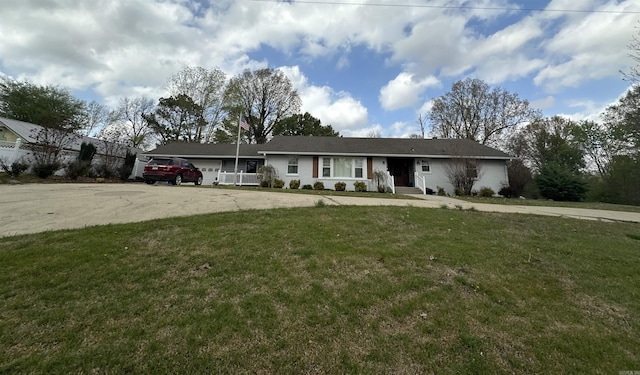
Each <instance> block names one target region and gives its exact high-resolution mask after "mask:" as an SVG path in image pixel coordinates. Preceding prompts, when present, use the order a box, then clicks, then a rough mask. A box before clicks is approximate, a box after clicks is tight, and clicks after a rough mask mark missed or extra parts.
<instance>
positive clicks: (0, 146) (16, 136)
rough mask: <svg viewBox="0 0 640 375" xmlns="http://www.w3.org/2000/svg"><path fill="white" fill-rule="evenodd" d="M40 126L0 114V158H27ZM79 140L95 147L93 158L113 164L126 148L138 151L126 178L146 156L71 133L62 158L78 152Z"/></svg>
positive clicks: (138, 172) (8, 160) (136, 174)
mask: <svg viewBox="0 0 640 375" xmlns="http://www.w3.org/2000/svg"><path fill="white" fill-rule="evenodd" d="M42 129H43V127H42V126H40V125H36V124H31V123H28V122H24V121H18V120H12V119H8V118H4V117H0V159H2V160H3V161H4V162H5V163H7V164H11V163H12V162H14V161H19V160H24V161H29V160H30V159H31V153H32V151H31V149H30V147H29V145H32V144H37V143H38V134H39V132H40V131H41V130H42ZM82 143H91V144H93V145H94V146H95V147H96V156H95V157H94V160H96V161H97V160H99V161H100V162H104V163H110V164H113V166H117V165H119V163H121V162H122V161H123V160H124V157H125V155H126V153H127V151H129V152H131V153H133V154H136V155H138V158H137V159H136V164H135V165H134V168H133V173H132V174H131V176H130V177H129V178H135V177H142V171H143V170H144V165H145V163H146V159H143V158H142V152H143V151H142V150H141V149H138V148H134V147H129V146H126V145H123V144H119V143H114V142H108V141H105V140H101V139H97V138H92V137H87V136H81V135H77V134H71V135H70V138H69V142H65V143H64V149H63V150H62V158H63V160H65V161H70V160H71V159H73V158H75V157H76V156H77V155H78V153H79V152H80V146H81V145H82Z"/></svg>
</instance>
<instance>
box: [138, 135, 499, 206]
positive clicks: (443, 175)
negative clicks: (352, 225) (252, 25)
mask: <svg viewBox="0 0 640 375" xmlns="http://www.w3.org/2000/svg"><path fill="white" fill-rule="evenodd" d="M235 154H236V145H233V144H193V143H172V144H168V145H164V146H160V147H158V148H157V149H155V150H153V151H150V152H147V153H145V154H144V156H146V157H151V158H153V157H162V156H176V157H183V158H187V159H190V160H191V161H192V162H193V163H194V164H195V165H196V167H199V168H200V169H201V170H202V172H203V175H204V181H203V183H204V184H212V183H214V182H217V181H218V180H217V179H218V178H219V176H220V173H221V172H227V173H229V172H234V169H235ZM511 158H512V157H511V156H509V155H507V154H505V153H504V152H502V151H499V150H496V149H493V148H491V147H487V146H484V145H481V144H479V143H477V142H474V141H471V140H464V139H406V138H346V137H314V136H277V137H274V138H273V139H272V140H271V141H269V142H268V143H266V144H262V145H256V144H251V145H245V144H241V145H240V153H239V158H238V160H239V162H238V171H242V173H255V171H257V169H258V168H259V167H260V166H262V165H272V166H273V167H274V168H275V169H276V171H277V173H278V176H279V178H280V179H282V180H284V181H285V188H287V187H288V186H289V182H290V181H291V180H300V184H301V186H303V185H307V184H308V185H313V184H314V183H315V182H317V181H320V182H322V183H323V184H324V186H325V188H327V189H333V188H334V185H335V184H336V183H337V182H344V183H346V188H347V190H354V185H353V183H354V182H356V181H363V182H365V184H366V185H367V190H376V189H377V186H378V183H379V181H375V179H374V177H375V176H383V177H384V179H385V181H384V183H385V184H387V185H389V187H390V188H394V187H396V186H414V187H417V188H420V189H421V190H422V191H425V190H426V188H429V189H432V190H434V191H436V190H437V189H438V187H441V188H444V189H445V191H446V192H447V193H448V194H453V190H454V188H453V186H452V184H451V183H450V181H449V178H448V177H447V175H448V170H449V169H450V168H451V166H452V164H453V163H457V162H459V161H461V160H468V161H470V162H471V164H472V165H474V166H475V171H477V176H476V183H475V184H474V190H479V189H480V188H482V187H489V188H491V189H493V190H494V191H495V192H497V191H499V190H500V188H502V187H503V186H505V185H507V184H508V181H509V179H508V175H507V165H506V163H507V161H508V160H510V159H511Z"/></svg>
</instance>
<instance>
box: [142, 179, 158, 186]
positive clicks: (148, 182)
mask: <svg viewBox="0 0 640 375" xmlns="http://www.w3.org/2000/svg"><path fill="white" fill-rule="evenodd" d="M144 183H145V184H147V185H153V184H155V183H156V182H155V181H154V180H144Z"/></svg>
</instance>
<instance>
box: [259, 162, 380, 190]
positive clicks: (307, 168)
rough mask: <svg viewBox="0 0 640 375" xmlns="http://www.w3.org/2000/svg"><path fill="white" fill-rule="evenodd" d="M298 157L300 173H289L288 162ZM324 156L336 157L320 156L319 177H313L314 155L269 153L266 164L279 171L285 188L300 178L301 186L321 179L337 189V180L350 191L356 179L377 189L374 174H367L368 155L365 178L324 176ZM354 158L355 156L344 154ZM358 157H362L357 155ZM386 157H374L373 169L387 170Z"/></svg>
mask: <svg viewBox="0 0 640 375" xmlns="http://www.w3.org/2000/svg"><path fill="white" fill-rule="evenodd" d="M291 157H297V158H298V173H297V174H288V173H287V170H288V162H289V158H291ZM323 157H335V156H323V155H319V156H318V163H319V165H318V177H316V178H314V177H313V156H307V155H303V156H296V155H267V159H266V161H265V164H271V165H272V166H273V167H274V168H275V169H276V170H277V171H278V178H279V179H281V180H283V181H284V183H285V185H284V186H285V188H288V187H289V182H290V181H291V180H300V187H302V186H304V185H313V184H314V183H316V182H317V181H320V182H322V183H323V184H324V187H325V189H331V190H334V189H335V184H336V183H337V182H344V183H346V184H347V186H346V189H347V190H349V191H353V190H355V188H354V186H353V183H354V182H356V181H364V182H365V183H366V184H367V190H375V187H374V186H373V183H372V180H371V178H372V176H367V157H366V156H363V157H362V159H363V160H364V163H363V178H344V177H337V178H327V177H322V162H321V159H322V158H323ZM344 157H349V158H352V157H353V156H344ZM356 158H360V157H359V156H356ZM385 160H386V158H373V170H374V171H375V170H382V171H386V170H387V168H386V165H385V164H384V163H385Z"/></svg>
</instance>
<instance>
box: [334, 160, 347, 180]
mask: <svg viewBox="0 0 640 375" xmlns="http://www.w3.org/2000/svg"><path fill="white" fill-rule="evenodd" d="M351 162H352V159H347V158H333V176H332V177H351V176H352V174H351V172H352V171H351Z"/></svg>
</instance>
